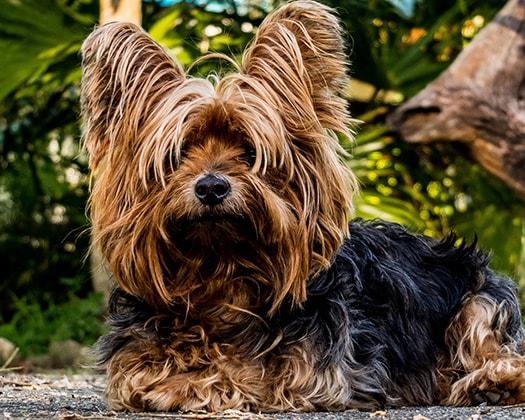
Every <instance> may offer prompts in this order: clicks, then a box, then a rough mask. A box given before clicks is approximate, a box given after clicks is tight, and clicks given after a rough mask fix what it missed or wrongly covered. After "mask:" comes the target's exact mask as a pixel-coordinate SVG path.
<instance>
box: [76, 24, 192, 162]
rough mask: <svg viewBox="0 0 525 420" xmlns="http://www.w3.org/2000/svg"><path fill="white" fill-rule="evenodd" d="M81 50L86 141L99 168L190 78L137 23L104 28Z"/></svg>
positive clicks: (86, 145) (91, 160)
mask: <svg viewBox="0 0 525 420" xmlns="http://www.w3.org/2000/svg"><path fill="white" fill-rule="evenodd" d="M81 51H82V73H83V75H82V93H81V109H82V117H83V120H84V142H85V147H86V148H87V150H88V152H89V154H90V167H91V169H92V170H95V169H96V167H97V165H98V164H99V162H100V160H101V158H102V157H103V156H104V154H105V153H106V151H107V150H108V148H111V147H112V146H113V145H114V144H115V142H117V141H119V142H123V143H124V142H126V143H129V141H132V140H133V138H134V137H135V136H136V135H137V132H138V130H139V128H140V126H141V122H143V119H144V118H145V117H146V116H147V115H148V113H150V112H151V110H152V107H154V106H155V104H157V103H159V101H161V100H162V98H163V97H165V95H167V94H169V93H170V92H171V91H172V90H173V89H174V88H175V87H176V86H178V85H179V84H180V83H181V82H182V81H183V80H184V77H185V76H184V71H183V69H182V67H181V65H180V64H179V63H178V62H176V61H175V60H174V59H173V58H171V57H170V56H169V55H168V53H167V52H166V51H165V50H164V49H163V48H162V47H161V46H160V45H159V44H157V43H156V42H155V41H153V39H151V37H150V36H149V35H148V34H147V33H146V32H145V31H144V30H142V29H141V28H139V27H138V26H136V25H134V24H131V23H122V22H115V23H109V24H106V25H103V26H100V27H98V28H97V29H95V30H94V31H93V32H92V33H91V34H90V35H89V36H88V38H87V39H86V40H85V41H84V44H83V45H82V50H81Z"/></svg>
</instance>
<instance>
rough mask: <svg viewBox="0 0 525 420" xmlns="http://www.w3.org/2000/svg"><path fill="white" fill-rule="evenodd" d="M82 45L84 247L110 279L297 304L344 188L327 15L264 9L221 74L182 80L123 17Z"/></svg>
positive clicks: (167, 298) (331, 21) (344, 213)
mask: <svg viewBox="0 0 525 420" xmlns="http://www.w3.org/2000/svg"><path fill="white" fill-rule="evenodd" d="M82 54H83V83H82V114H83V118H84V122H85V146H86V148H87V150H88V152H89V154H90V166H91V169H92V170H93V171H94V173H95V183H94V187H93V191H92V195H91V208H92V218H93V225H94V232H95V234H96V236H95V243H96V244H97V245H98V246H99V247H100V249H101V250H102V253H103V255H104V256H105V257H106V258H107V259H108V261H109V263H110V265H111V268H112V270H113V273H114V275H115V278H116V280H117V282H118V283H119V285H120V286H121V287H122V288H123V289H124V290H126V291H127V292H129V293H131V294H133V295H136V296H140V297H142V298H144V299H145V300H146V301H147V302H148V303H150V304H151V305H154V306H163V305H170V304H172V303H173V301H174V300H177V299H182V300H184V301H186V302H188V301H191V304H192V305H194V304H195V300H196V299H199V298H200V299H208V300H210V299H212V300H213V299H217V298H218V296H219V295H221V296H222V299H224V300H225V301H227V300H228V294H243V293H246V294H248V295H250V294H251V295H253V294H257V295H258V296H259V298H260V300H261V302H258V303H254V302H253V300H254V297H253V296H252V297H246V298H245V300H246V301H250V302H251V303H250V305H252V306H253V305H266V306H267V307H268V309H269V311H275V310H276V309H277V308H278V306H279V305H280V304H281V303H282V301H283V300H284V299H285V297H286V296H290V297H291V298H292V300H293V302H295V303H298V304H300V303H301V302H302V301H303V300H304V299H305V293H306V292H305V290H306V283H307V281H308V278H310V276H312V275H315V274H316V273H318V272H319V271H320V270H322V269H323V268H325V267H326V266H327V265H328V264H329V262H330V260H331V258H332V257H333V255H334V253H335V252H336V251H337V249H338V247H339V246H340V244H341V242H342V240H343V237H344V235H345V234H346V231H347V230H346V229H347V228H346V225H347V218H348V216H349V213H350V210H351V204H350V199H351V195H352V191H353V190H354V189H355V181H354V178H353V177H352V175H351V174H350V173H349V172H348V171H347V170H346V168H345V166H344V164H343V163H342V161H341V154H342V150H341V148H340V146H339V143H338V139H337V134H336V133H339V134H341V135H346V136H350V133H349V131H348V124H349V122H350V118H349V115H348V113H347V109H346V105H347V104H346V102H345V101H344V100H343V99H341V98H340V96H339V95H340V94H341V93H342V91H343V89H344V87H345V82H346V66H345V56H344V53H343V46H342V38H341V31H340V27H339V23H338V21H337V19H336V18H335V17H334V16H333V15H332V14H331V11H330V10H329V9H328V8H327V7H325V6H322V5H320V4H318V3H314V2H311V1H297V2H293V3H291V4H289V5H286V6H284V7H282V8H281V9H279V10H277V11H276V12H274V13H273V14H271V15H269V16H268V17H267V18H266V19H265V20H264V22H263V23H262V25H261V26H260V28H259V30H258V33H257V36H256V38H255V40H254V41H253V43H252V44H251V46H250V47H249V48H248V49H247V50H246V52H245V54H244V57H243V60H242V65H241V66H239V67H238V71H237V72H235V73H234V74H230V75H228V76H226V77H224V78H222V79H221V80H218V79H217V78H211V77H210V78H208V79H196V78H191V77H188V76H187V75H186V74H185V72H184V70H183V69H182V67H181V65H180V64H179V63H178V62H176V61H175V60H174V59H173V58H172V57H170V55H169V54H168V53H167V52H166V51H165V50H164V49H163V48H161V47H160V46H159V45H158V44H156V43H155V42H154V41H153V40H152V39H151V38H150V37H149V36H148V34H147V33H146V32H144V31H143V30H141V29H139V28H138V27H136V26H133V25H132V24H126V23H112V24H108V25H105V26H102V27H99V28H98V29H96V30H95V31H94V32H93V33H92V34H91V35H90V36H89V37H88V38H87V40H86V41H85V43H84V45H83V48H82ZM247 284H250V286H246V285H247ZM247 289H250V290H251V292H246V290H247ZM225 295H226V297H225ZM197 296H199V298H197Z"/></svg>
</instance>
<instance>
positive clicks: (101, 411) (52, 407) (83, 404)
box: [0, 372, 525, 420]
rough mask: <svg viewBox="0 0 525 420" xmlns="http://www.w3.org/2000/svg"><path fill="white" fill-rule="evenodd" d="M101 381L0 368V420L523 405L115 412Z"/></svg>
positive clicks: (452, 411)
mask: <svg viewBox="0 0 525 420" xmlns="http://www.w3.org/2000/svg"><path fill="white" fill-rule="evenodd" d="M103 388H104V379H103V378H102V377H101V376H97V375H57V374H49V375H20V374H15V373H4V374H2V372H0V416H1V418H6V419H8V418H10V419H16V418H27V419H62V420H76V419H93V420H94V419H143V420H149V419H151V420H153V419H155V420H157V419H159V418H165V419H190V420H191V419H197V420H198V419H201V420H205V419H239V420H270V419H275V420H340V419H350V420H352V419H356V420H361V419H379V420H381V419H385V420H390V419H392V420H401V419H403V420H405V419H408V420H426V419H429V420H438V419H443V420H445V419H446V420H453V419H468V420H491V419H525V405H520V406H503V407H487V406H479V407H467V408H455V407H454V408H451V407H419V408H412V407H410V408H399V409H388V410H385V411H376V412H373V413H369V412H358V411H345V412H341V413H308V414H295V413H283V414H255V413H241V412H235V411H228V412H224V413H140V414H136V413H133V414H132V413H116V412H114V411H110V410H108V409H107V408H106V406H105V404H104V399H103Z"/></svg>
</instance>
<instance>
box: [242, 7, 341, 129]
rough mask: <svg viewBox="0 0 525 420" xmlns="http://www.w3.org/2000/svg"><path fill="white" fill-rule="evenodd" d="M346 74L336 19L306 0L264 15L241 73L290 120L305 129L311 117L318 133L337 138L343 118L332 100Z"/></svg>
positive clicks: (336, 102)
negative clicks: (271, 97)
mask: <svg viewBox="0 0 525 420" xmlns="http://www.w3.org/2000/svg"><path fill="white" fill-rule="evenodd" d="M346 71H347V66H346V59H345V53H344V47H343V38H342V31H341V27H340V24H339V21H338V19H337V18H336V17H335V16H334V15H333V14H332V10H331V9H330V8H328V7H327V6H324V5H322V4H319V3H317V2H314V1H308V0H303V1H294V2H291V3H289V4H287V5H285V6H284V7H282V8H280V9H278V10H277V11H275V12H274V13H272V14H270V15H268V16H267V18H266V19H265V20H264V21H263V23H262V24H261V26H260V28H259V30H258V32H257V35H256V38H255V40H254V42H253V44H252V45H251V46H250V48H249V49H248V50H247V51H246V53H245V56H244V58H243V73H245V74H247V75H249V76H252V77H254V78H256V79H257V80H258V81H260V82H262V83H263V84H264V86H263V88H264V90H265V91H270V92H272V93H273V94H274V100H275V99H277V100H280V101H279V104H278V105H279V106H280V107H281V108H282V111H283V113H284V114H286V115H289V116H290V118H291V120H295V121H296V122H297V121H298V120H297V117H299V121H302V122H303V123H306V124H308V123H310V121H308V120H309V118H308V117H312V116H314V117H316V118H317V119H318V120H319V121H320V123H321V124H322V126H323V127H324V128H328V129H333V130H335V131H338V132H342V133H346V132H347V125H346V123H348V122H349V116H348V114H347V111H346V101H344V100H342V99H340V97H338V95H339V94H341V93H343V90H344V88H345V87H346V84H347V75H346ZM308 105H311V107H313V109H308V108H309V107H308ZM309 111H310V112H309ZM297 114H299V115H297ZM290 122H291V123H292V124H293V121H290Z"/></svg>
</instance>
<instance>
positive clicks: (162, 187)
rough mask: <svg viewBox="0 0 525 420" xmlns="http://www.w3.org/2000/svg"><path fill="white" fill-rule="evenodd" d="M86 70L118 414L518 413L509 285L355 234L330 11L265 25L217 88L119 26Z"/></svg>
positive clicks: (479, 269) (399, 236) (376, 228)
mask: <svg viewBox="0 0 525 420" xmlns="http://www.w3.org/2000/svg"><path fill="white" fill-rule="evenodd" d="M82 54H83V84H82V99H81V101H82V103H81V105H82V114H83V118H84V124H85V138H84V141H85V147H86V148H87V150H88V153H89V155H90V167H91V169H92V171H93V173H94V183H93V186H92V193H91V200H90V207H91V215H92V216H91V217H92V223H93V231H94V243H95V246H97V247H98V249H99V250H100V252H101V253H102V254H103V256H104V257H105V259H107V261H108V263H109V265H110V267H111V270H112V273H113V275H114V278H115V280H116V284H117V288H116V289H115V291H114V292H113V294H112V297H111V300H110V305H109V318H110V320H109V322H110V326H111V330H110V332H109V333H108V334H107V335H105V336H104V337H102V338H101V339H100V340H99V342H98V344H97V347H96V348H97V354H98V358H99V363H100V365H101V366H102V367H103V368H104V369H105V370H106V371H107V375H108V386H107V398H108V401H109V404H110V406H111V407H112V408H114V409H128V410H135V411H137V410H159V411H165V410H209V411H222V410H225V409H239V410H252V411H262V412H272V411H273V412H275V411H315V410H344V409H348V408H360V409H373V408H376V407H381V406H400V405H429V404H446V405H472V404H479V403H480V402H483V401H486V402H487V403H489V404H512V403H517V402H523V401H525V356H524V347H525V346H524V331H523V329H522V326H521V315H520V307H519V303H518V299H517V290H516V286H515V284H514V282H513V281H512V280H511V279H509V278H506V277H502V276H499V275H497V274H495V273H494V272H493V271H491V269H489V268H488V263H489V258H488V257H487V256H486V255H485V254H484V253H483V252H481V251H480V250H478V249H476V248H475V247H474V246H473V245H467V244H465V243H464V242H463V243H460V244H459V245H458V244H457V241H456V238H455V237H454V236H449V237H447V238H445V239H443V240H440V241H438V240H434V239H431V238H429V237H426V236H422V235H418V234H411V233H409V232H407V230H405V229H404V228H402V227H401V226H399V225H395V224H391V223H385V222H380V221H373V222H365V221H362V220H353V221H350V222H348V221H349V217H350V215H351V213H352V205H351V198H352V195H353V194H354V193H355V192H356V191H357V187H356V184H357V182H356V180H355V178H354V176H353V175H352V173H351V172H350V171H349V170H348V169H347V168H346V166H345V164H344V161H345V159H346V157H345V156H344V151H343V149H342V147H341V146H340V143H339V141H338V139H340V136H347V137H351V129H349V127H350V126H351V124H352V120H351V118H350V116H349V114H348V112H347V102H346V101H345V100H344V99H343V96H344V95H343V94H344V90H345V87H346V83H347V76H346V73H347V72H346V70H347V69H346V61H345V54H344V48H343V42H342V31H341V27H340V24H339V22H338V19H337V18H336V17H335V16H334V13H333V11H332V10H331V9H329V8H328V7H326V6H323V5H321V4H318V3H315V2H313V1H308V0H304V1H295V2H292V3H290V4H288V5H285V6H283V7H281V8H280V9H278V10H277V11H275V12H274V13H272V14H270V15H269V16H268V17H267V18H266V19H265V20H264V22H263V23H262V24H261V26H260V28H259V29H258V32H257V35H256V37H255V39H254V41H253V43H252V44H251V45H250V46H249V48H248V49H247V50H246V51H245V53H244V56H243V59H242V64H241V65H235V64H234V63H233V62H232V64H234V65H235V66H236V67H235V71H234V72H233V73H232V74H229V75H227V76H225V77H223V78H219V77H217V76H215V77H212V76H210V77H208V78H206V79H200V78H191V77H189V76H188V75H187V74H186V73H185V70H183V68H182V66H181V65H180V63H178V62H177V61H176V60H175V59H174V58H173V57H171V56H170V54H169V53H168V52H167V51H165V50H164V49H163V48H162V47H161V46H159V45H158V44H157V43H155V42H154V41H153V40H152V39H151V38H150V36H148V34H147V33H146V32H144V31H143V30H142V29H140V28H138V27H136V26H134V25H132V24H128V23H111V24H107V25H104V26H101V27H99V28H97V29H96V30H95V31H94V32H93V33H92V34H91V35H90V36H89V37H88V38H87V40H86V41H85V43H84V45H83V47H82Z"/></svg>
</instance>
